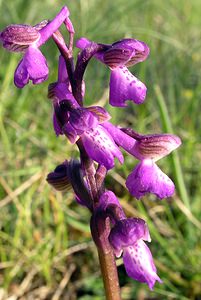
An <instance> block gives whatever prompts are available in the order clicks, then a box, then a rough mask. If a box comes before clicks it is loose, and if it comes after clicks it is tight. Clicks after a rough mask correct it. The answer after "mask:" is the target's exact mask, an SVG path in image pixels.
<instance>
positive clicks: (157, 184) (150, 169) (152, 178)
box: [126, 159, 175, 199]
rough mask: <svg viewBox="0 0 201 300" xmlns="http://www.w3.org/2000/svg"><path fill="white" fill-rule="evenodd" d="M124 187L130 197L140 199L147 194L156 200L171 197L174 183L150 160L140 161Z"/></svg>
mask: <svg viewBox="0 0 201 300" xmlns="http://www.w3.org/2000/svg"><path fill="white" fill-rule="evenodd" d="M126 186H127V188H128V190H129V192H130V193H131V195H132V196H134V197H136V198H137V199H140V198H141V197H143V196H144V195H145V194H147V193H153V194H155V195H156V196H157V197H158V198H160V199H163V198H166V197H171V196H172V195H173V194H174V189H175V187H174V183H173V182H172V180H171V179H170V178H169V177H168V176H167V175H166V174H165V173H163V172H162V171H161V169H160V168H159V167H158V166H157V165H156V164H155V163H154V162H153V161H152V160H151V159H145V160H142V161H141V162H140V163H139V164H138V165H137V166H136V167H135V168H134V170H133V171H132V172H131V174H130V175H129V176H128V177H127V179H126Z"/></svg>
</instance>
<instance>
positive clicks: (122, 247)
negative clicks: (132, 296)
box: [109, 218, 162, 290]
mask: <svg viewBox="0 0 201 300" xmlns="http://www.w3.org/2000/svg"><path fill="white" fill-rule="evenodd" d="M109 241H110V244H111V245H112V247H113V249H114V253H115V255H116V256H117V257H119V256H121V254H122V253H123V262H124V266H125V269H126V272H127V274H128V276H130V277H131V278H133V279H134V280H137V281H140V282H143V283H147V284H148V286H149V288H150V289H151V290H152V289H153V286H154V284H155V282H156V281H158V282H159V283H162V281H161V279H160V278H159V276H158V275H157V273H156V272H157V270H156V267H155V265H154V262H153V258H152V254H151V252H150V250H149V248H148V247H147V245H146V244H145V243H144V241H148V242H150V241H151V238H150V235H149V230H148V227H147V224H146V223H145V221H144V220H142V219H139V218H127V219H126V218H125V219H123V220H120V221H119V222H117V223H116V224H115V226H114V227H113V228H112V229H111V232H110V235H109Z"/></svg>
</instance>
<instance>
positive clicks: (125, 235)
mask: <svg viewBox="0 0 201 300" xmlns="http://www.w3.org/2000/svg"><path fill="white" fill-rule="evenodd" d="M139 239H143V240H146V241H149V242H150V241H151V238H150V235H149V229H148V227H147V224H146V222H145V221H144V220H142V219H140V218H127V219H123V220H120V221H118V222H117V223H116V225H115V226H114V227H113V228H112V230H111V232H110V235H109V241H110V244H111V245H112V247H113V248H114V252H115V255H116V256H117V257H119V256H120V255H121V252H122V251H123V249H124V248H126V247H128V246H132V245H134V244H135V243H136V242H137V241H138V240H139Z"/></svg>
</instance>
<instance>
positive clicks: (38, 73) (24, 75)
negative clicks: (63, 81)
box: [14, 46, 48, 88]
mask: <svg viewBox="0 0 201 300" xmlns="http://www.w3.org/2000/svg"><path fill="white" fill-rule="evenodd" d="M47 78H48V66H47V63H46V59H45V57H44V56H43V54H42V53H41V52H40V50H39V49H37V48H34V47H31V46H30V47H29V48H28V50H27V51H26V53H25V55H24V57H23V59H22V60H21V61H20V63H19V65H18V66H17V69H16V70H15V74H14V82H15V85H16V86H17V87H19V88H23V87H24V86H25V85H26V84H27V83H28V81H29V79H30V80H32V82H33V84H39V83H41V82H43V81H44V80H46V79H47Z"/></svg>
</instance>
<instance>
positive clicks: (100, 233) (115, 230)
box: [0, 7, 181, 300]
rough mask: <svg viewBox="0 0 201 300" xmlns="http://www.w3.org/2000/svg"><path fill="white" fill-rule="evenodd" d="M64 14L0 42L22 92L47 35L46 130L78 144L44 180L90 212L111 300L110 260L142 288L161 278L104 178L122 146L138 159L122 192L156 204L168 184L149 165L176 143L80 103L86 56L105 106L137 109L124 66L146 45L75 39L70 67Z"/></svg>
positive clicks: (144, 234)
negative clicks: (103, 79)
mask: <svg viewBox="0 0 201 300" xmlns="http://www.w3.org/2000/svg"><path fill="white" fill-rule="evenodd" d="M69 16H70V12H69V10H68V8H67V7H63V8H62V9H61V10H60V12H59V13H58V14H57V16H56V17H55V18H54V19H53V20H51V21H42V22H40V23H38V24H37V25H35V26H31V25H23V24H20V25H19V24H17V25H9V26H7V27H6V28H5V29H4V30H3V31H2V32H1V33H0V41H1V42H2V44H3V47H4V48H5V49H7V50H8V51H12V52H21V53H22V54H23V58H22V59H21V60H20V62H19V64H18V66H17V68H16V71H15V74H14V83H15V85H16V86H17V87H18V88H24V87H25V86H26V85H27V84H28V83H29V82H30V81H32V83H33V84H40V83H42V82H43V81H45V80H47V79H48V73H49V69H48V64H47V61H46V58H45V56H44V55H43V54H42V52H41V51H40V49H39V48H40V46H41V45H42V44H44V43H46V42H47V41H48V40H49V39H50V38H52V39H53V40H54V42H55V44H56V45H57V47H58V50H59V53H60V56H59V60H58V78H57V81H56V82H53V83H50V84H49V87H48V98H49V99H51V101H52V108H53V128H54V131H55V134H56V135H57V136H60V135H64V136H65V137H66V138H67V140H68V141H69V142H70V143H71V144H75V145H76V146H77V147H78V150H79V156H80V157H79V160H75V159H71V160H70V161H69V160H66V161H65V162H63V163H62V164H60V165H59V166H58V167H57V168H55V170H54V171H53V172H51V173H50V174H49V175H48V176H47V181H48V183H49V184H50V185H52V186H53V187H54V188H55V189H56V190H58V191H62V192H68V191H69V190H70V189H72V190H73V192H74V195H75V200H76V201H77V203H78V204H80V205H82V206H83V207H84V208H86V209H88V210H89V211H90V213H91V221H90V228H91V234H92V238H93V240H94V242H95V244H96V246H97V252H98V257H99V262H100V268H101V273H102V277H103V282H104V288H105V295H106V299H107V300H119V299H121V295H120V285H119V279H118V272H117V266H116V262H115V257H117V258H118V257H120V256H121V255H122V256H123V262H124V266H125V270H126V272H127V274H128V276H130V277H131V278H133V279H134V280H137V281H140V282H142V283H146V284H147V285H148V286H149V288H150V289H151V290H152V289H153V287H154V285H155V283H156V282H157V281H158V282H159V283H162V281H161V279H160V277H159V276H158V275H157V270H156V267H155V265H154V261H153V258H152V254H151V252H150V250H149V248H148V246H147V244H146V242H150V241H151V238H150V234H149V230H148V225H147V224H146V222H145V221H144V220H142V219H139V218H137V217H133V218H127V217H126V214H125V212H124V211H123V208H122V206H121V203H120V202H119V200H118V199H117V197H116V196H115V194H114V193H113V192H112V187H109V190H107V189H106V187H105V178H106V176H107V173H108V171H109V170H110V169H113V168H114V167H115V158H117V159H118V160H119V162H120V163H121V164H123V162H124V156H123V154H122V152H121V148H123V149H124V150H125V151H126V152H127V153H128V154H129V155H132V157H133V159H136V160H138V161H139V162H138V164H137V165H136V166H135V168H134V169H133V171H132V172H131V174H129V175H128V177H127V179H126V187H127V189H128V191H129V192H130V194H131V195H132V196H133V197H135V198H136V199H138V200H139V199H141V198H142V197H143V196H144V195H146V194H147V193H152V194H154V195H155V196H156V197H157V198H159V199H163V198H166V197H172V195H173V194H174V189H175V187H174V183H173V181H172V180H171V179H170V178H169V177H168V176H167V175H166V174H165V173H163V172H162V171H161V170H160V168H159V167H158V166H157V165H156V162H157V161H158V160H159V159H162V158H163V157H165V156H166V155H168V154H169V153H170V152H172V151H173V150H175V149H176V148H178V147H179V146H180V144H181V140H180V139H179V137H177V136H175V135H172V134H152V135H150V134H149V135H143V134H140V133H137V132H135V131H134V130H133V129H131V128H121V127H120V126H116V125H114V124H112V123H111V122H110V119H111V116H110V115H109V113H108V112H107V111H106V110H105V108H103V107H100V106H91V107H88V106H86V103H85V101H86V100H85V82H84V73H85V71H86V68H87V66H88V64H89V62H90V60H91V59H92V58H96V59H97V60H99V61H100V62H102V63H103V64H104V65H106V66H108V68H109V69H110V91H109V103H110V105H112V106H116V107H125V106H126V105H127V103H126V101H129V100H131V101H132V102H133V103H135V104H137V105H139V104H141V103H142V102H143V101H144V100H145V98H146V91H147V88H146V86H145V84H144V83H142V82H141V81H140V80H138V79H137V78H136V77H135V76H134V75H133V74H132V73H130V71H129V70H128V67H130V66H132V65H135V64H137V63H140V62H143V61H144V60H146V59H147V57H148V55H149V47H148V46H147V45H146V44H145V43H144V42H142V41H139V40H136V39H123V40H120V41H117V42H114V43H113V44H102V43H96V42H92V41H89V40H88V39H86V38H80V39H79V40H78V41H77V43H76V46H77V48H79V49H81V51H80V52H79V54H78V56H77V60H76V61H75V63H74V59H75V58H74V56H73V46H74V33H75V31H74V28H73V24H72V22H71V20H70V18H69ZM62 24H64V26H65V28H66V30H67V32H68V34H69V41H68V44H67V43H66V42H65V39H64V37H63V36H62V34H61V33H60V31H59V28H60V26H61V25H62Z"/></svg>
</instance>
